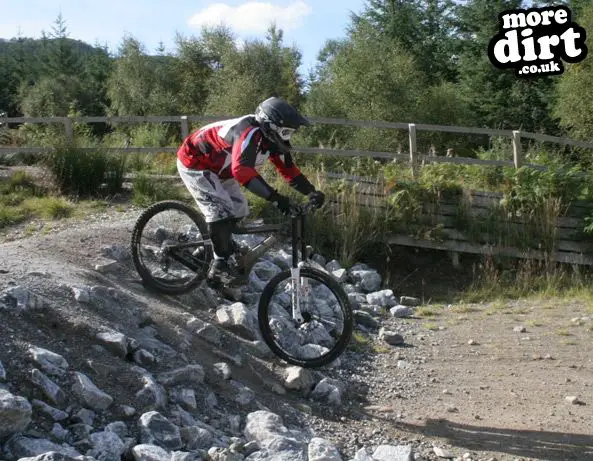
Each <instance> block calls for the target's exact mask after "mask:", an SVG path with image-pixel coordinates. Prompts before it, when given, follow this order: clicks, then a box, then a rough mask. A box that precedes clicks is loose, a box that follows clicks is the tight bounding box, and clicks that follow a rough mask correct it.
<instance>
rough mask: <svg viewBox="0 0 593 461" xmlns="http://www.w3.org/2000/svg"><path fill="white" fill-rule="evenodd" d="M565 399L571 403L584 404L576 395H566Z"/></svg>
mask: <svg viewBox="0 0 593 461" xmlns="http://www.w3.org/2000/svg"><path fill="white" fill-rule="evenodd" d="M566 401H567V402H568V403H570V404H571V405H584V403H583V402H582V401H581V400H580V399H579V398H578V397H576V396H569V397H566Z"/></svg>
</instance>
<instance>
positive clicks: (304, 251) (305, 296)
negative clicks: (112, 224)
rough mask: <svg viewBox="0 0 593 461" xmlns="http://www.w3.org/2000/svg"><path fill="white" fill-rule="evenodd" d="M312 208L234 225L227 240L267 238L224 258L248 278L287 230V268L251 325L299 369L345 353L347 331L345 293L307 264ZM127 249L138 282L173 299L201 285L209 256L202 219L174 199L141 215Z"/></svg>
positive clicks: (324, 273)
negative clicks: (275, 220)
mask: <svg viewBox="0 0 593 461" xmlns="http://www.w3.org/2000/svg"><path fill="white" fill-rule="evenodd" d="M314 208H315V206H314V205H313V204H312V203H310V202H308V203H306V204H304V205H298V206H293V207H292V213H291V216H290V220H289V222H288V223H284V224H261V223H256V224H240V225H238V226H236V227H235V230H234V231H233V234H234V235H247V234H271V235H269V236H267V237H266V238H265V239H264V240H263V241H262V242H261V243H259V244H258V245H256V246H255V247H251V248H249V249H248V250H246V251H242V252H239V254H235V255H234V257H232V258H231V260H230V261H229V264H235V265H236V267H237V269H238V272H240V273H242V274H244V275H248V274H249V273H250V272H251V270H252V268H253V266H254V265H255V264H256V263H257V262H258V261H259V260H260V258H261V257H262V256H263V255H264V254H265V253H266V252H268V251H269V250H270V249H271V248H272V247H273V246H274V245H275V244H276V243H278V241H279V236H280V235H281V234H282V233H283V232H285V231H286V230H287V228H288V230H289V233H290V235H291V244H292V261H291V267H290V268H289V269H285V270H282V271H281V272H280V273H277V274H276V275H275V276H274V277H272V278H271V279H270V281H269V282H268V283H267V284H266V285H265V287H264V289H263V290H262V292H261V295H260V298H259V304H258V326H259V329H260V332H261V335H262V338H263V340H264V342H265V343H266V344H267V345H268V347H269V348H270V349H271V350H272V351H273V352H274V353H275V354H276V355H277V356H278V357H280V358H281V359H283V360H284V361H286V362H288V363H290V364H292V365H298V366H301V367H303V368H315V367H321V366H324V365H327V364H329V363H331V362H333V361H334V360H335V359H336V358H337V357H338V356H339V355H340V354H341V353H342V352H343V351H344V350H345V349H346V347H347V345H348V343H349V341H350V338H351V335H352V329H353V314H352V308H351V305H350V300H349V298H348V296H347V294H346V292H345V291H344V289H343V288H342V286H341V285H340V284H339V283H338V281H337V280H336V279H334V278H333V277H332V276H331V275H330V274H329V273H328V272H327V271H325V269H324V268H323V267H322V266H320V265H319V264H317V263H316V262H315V261H313V260H312V258H311V256H312V251H309V250H308V247H307V245H306V242H305V238H304V233H305V223H306V217H307V216H308V215H309V214H310V213H311V212H312V211H313V210H314ZM131 251H132V259H133V261H134V265H135V267H136V270H137V271H138V273H139V275H140V277H141V279H142V281H143V283H144V284H145V285H146V286H147V287H149V288H151V289H154V290H156V291H158V292H161V293H165V294H172V295H175V294H182V293H187V292H189V291H191V290H192V289H194V288H196V287H197V286H198V285H200V284H201V283H203V282H204V280H205V278H206V274H207V272H208V268H209V265H210V261H211V260H212V258H213V249H212V241H211V239H210V236H209V234H208V228H207V225H206V222H205V220H204V217H203V215H202V214H201V213H200V212H199V210H197V209H195V208H193V207H191V206H189V205H187V204H185V203H183V202H179V201H175V200H165V201H161V202H157V203H155V204H153V205H151V206H150V207H148V208H147V209H146V210H144V212H143V213H142V214H141V215H140V216H139V217H138V220H137V221H136V224H135V226H134V230H133V232H132V242H131ZM215 288H217V289H220V288H222V287H220V286H215Z"/></svg>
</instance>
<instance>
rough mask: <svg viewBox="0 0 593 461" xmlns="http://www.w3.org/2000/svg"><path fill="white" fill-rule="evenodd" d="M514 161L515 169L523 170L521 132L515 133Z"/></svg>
mask: <svg viewBox="0 0 593 461" xmlns="http://www.w3.org/2000/svg"><path fill="white" fill-rule="evenodd" d="M513 161H514V162H515V168H516V169H519V168H521V132H520V131H513Z"/></svg>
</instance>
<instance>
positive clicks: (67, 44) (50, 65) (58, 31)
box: [43, 13, 83, 76]
mask: <svg viewBox="0 0 593 461" xmlns="http://www.w3.org/2000/svg"><path fill="white" fill-rule="evenodd" d="M68 35H69V34H68V28H67V26H66V21H65V20H64V18H63V16H62V13H60V14H59V15H58V17H57V18H56V20H55V21H54V25H53V27H52V32H51V33H50V34H49V35H46V34H45V32H44V33H43V38H44V40H45V41H46V46H47V56H46V61H45V66H46V70H47V72H48V74H49V75H51V76H58V75H72V76H78V75H80V74H81V72H82V71H83V64H82V60H81V58H80V56H79V54H78V52H77V50H76V49H75V44H74V43H75V42H74V41H73V40H71V39H69V38H68Z"/></svg>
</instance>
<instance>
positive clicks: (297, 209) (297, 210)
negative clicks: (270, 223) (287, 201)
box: [290, 201, 319, 218]
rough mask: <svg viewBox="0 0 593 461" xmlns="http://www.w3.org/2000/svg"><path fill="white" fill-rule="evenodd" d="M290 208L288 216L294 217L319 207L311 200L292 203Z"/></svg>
mask: <svg viewBox="0 0 593 461" xmlns="http://www.w3.org/2000/svg"><path fill="white" fill-rule="evenodd" d="M291 208H292V211H291V213H290V216H291V217H292V218H296V217H298V216H302V215H306V214H309V212H310V211H313V210H316V209H317V208H319V206H318V205H317V204H316V203H315V202H313V201H308V202H307V203H305V204H304V205H300V204H294V205H293V206H292V207H291Z"/></svg>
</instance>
